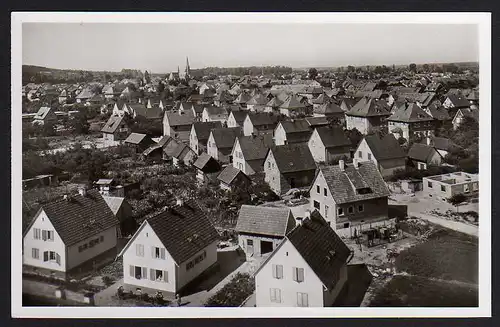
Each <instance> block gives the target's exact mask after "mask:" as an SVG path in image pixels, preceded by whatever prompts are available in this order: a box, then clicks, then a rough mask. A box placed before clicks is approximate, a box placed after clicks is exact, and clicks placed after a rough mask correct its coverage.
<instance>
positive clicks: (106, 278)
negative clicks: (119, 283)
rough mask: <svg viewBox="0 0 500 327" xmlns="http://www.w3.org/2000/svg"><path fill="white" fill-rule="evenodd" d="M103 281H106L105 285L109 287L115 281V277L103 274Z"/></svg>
mask: <svg viewBox="0 0 500 327" xmlns="http://www.w3.org/2000/svg"><path fill="white" fill-rule="evenodd" d="M102 282H103V283H104V285H106V286H107V287H109V286H111V285H112V284H113V283H114V279H113V278H111V277H110V276H107V275H106V276H102Z"/></svg>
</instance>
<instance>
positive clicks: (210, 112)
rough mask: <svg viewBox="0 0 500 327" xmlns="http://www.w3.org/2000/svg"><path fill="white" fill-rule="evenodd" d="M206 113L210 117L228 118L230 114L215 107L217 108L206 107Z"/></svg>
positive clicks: (221, 108) (223, 109)
mask: <svg viewBox="0 0 500 327" xmlns="http://www.w3.org/2000/svg"><path fill="white" fill-rule="evenodd" d="M203 110H204V111H206V112H207V114H208V115H209V116H227V115H228V112H227V110H226V109H225V108H223V107H215V106H205V107H204V109H203Z"/></svg>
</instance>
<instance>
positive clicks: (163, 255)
mask: <svg viewBox="0 0 500 327" xmlns="http://www.w3.org/2000/svg"><path fill="white" fill-rule="evenodd" d="M160 257H161V258H162V259H163V260H165V248H161V249H160Z"/></svg>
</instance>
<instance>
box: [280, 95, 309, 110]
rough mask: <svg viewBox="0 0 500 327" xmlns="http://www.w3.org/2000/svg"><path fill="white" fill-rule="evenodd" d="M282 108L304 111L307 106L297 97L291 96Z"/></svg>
mask: <svg viewBox="0 0 500 327" xmlns="http://www.w3.org/2000/svg"><path fill="white" fill-rule="evenodd" d="M280 108H283V109H288V110H294V109H302V108H306V105H305V104H304V103H303V102H301V101H300V100H299V98H298V97H297V96H295V95H290V96H289V97H288V98H287V99H286V100H285V102H283V104H281V106H280Z"/></svg>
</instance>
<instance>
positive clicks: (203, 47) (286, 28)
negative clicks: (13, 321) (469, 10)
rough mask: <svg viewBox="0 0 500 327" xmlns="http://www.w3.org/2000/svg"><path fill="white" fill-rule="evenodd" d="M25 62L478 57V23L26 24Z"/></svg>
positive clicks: (140, 64)
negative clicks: (187, 58)
mask: <svg viewBox="0 0 500 327" xmlns="http://www.w3.org/2000/svg"><path fill="white" fill-rule="evenodd" d="M22 31H23V49H22V51H23V52H22V56H23V58H22V60H23V64H24V65H37V66H44V67H49V68H60V69H78V70H94V71H95V70H107V71H120V70H121V69H123V68H127V69H141V70H148V71H152V72H153V73H167V72H170V71H176V70H177V66H180V69H181V70H183V69H184V67H185V63H186V56H187V57H189V63H190V66H191V68H192V69H196V68H204V67H214V66H218V67H240V66H268V65H269V66H274V65H283V66H291V67H293V68H307V67H336V66H347V65H354V66H358V65H392V64H395V65H400V64H403V65H407V64H409V63H412V62H414V63H417V64H423V63H445V62H466V61H479V50H478V48H479V46H478V28H477V26H476V25H465V24H461V25H451V24H399V25H394V24H392V25H390V24H387V25H383V24H305V23H302V24H299V23H296V24H272V23H259V24H255V23H254V24H249V23H246V24H243V23H232V24H229V23H226V24H223V23H210V24H208V23H205V24H199V23H165V24H157V23H149V24H148V23H82V24H78V23H23V28H22Z"/></svg>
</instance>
